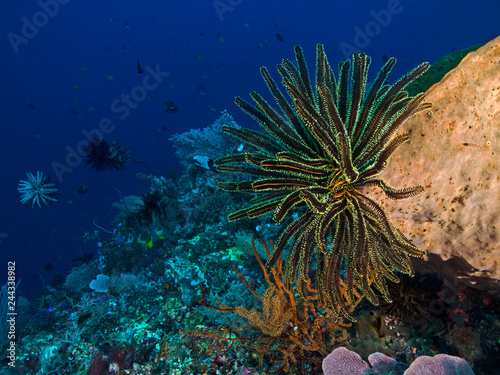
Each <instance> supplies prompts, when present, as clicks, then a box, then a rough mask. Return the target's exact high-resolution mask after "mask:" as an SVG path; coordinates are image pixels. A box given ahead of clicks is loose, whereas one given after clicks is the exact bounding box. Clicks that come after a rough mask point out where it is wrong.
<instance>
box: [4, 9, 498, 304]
mask: <svg viewBox="0 0 500 375" xmlns="http://www.w3.org/2000/svg"><path fill="white" fill-rule="evenodd" d="M44 4H45V5H44ZM230 4H232V5H230ZM44 9H45V10H44ZM0 20H1V22H0V30H1V31H0V35H1V43H0V56H1V59H0V66H1V68H2V69H1V70H0V123H1V126H0V142H1V143H0V145H1V147H0V163H1V179H0V196H1V200H0V234H1V235H0V241H1V242H0V253H1V256H0V275H1V277H0V285H3V284H4V282H5V280H4V275H6V272H4V271H1V269H2V267H3V268H6V263H7V260H15V261H16V276H17V278H18V279H22V282H21V285H20V291H22V292H23V293H25V294H26V295H28V296H34V295H35V293H36V292H37V290H39V289H40V288H41V287H42V286H43V283H44V282H45V283H47V284H48V283H50V282H51V281H52V279H53V278H54V277H55V276H56V275H58V274H59V275H64V274H65V269H66V268H67V267H69V265H70V264H71V260H72V259H73V258H76V257H78V256H81V255H82V254H83V253H86V252H93V251H95V250H96V248H95V246H96V244H95V242H83V241H82V236H83V233H84V232H85V231H89V232H92V231H93V230H95V229H97V228H96V227H95V226H94V224H93V221H95V222H96V223H97V224H98V225H100V226H102V227H105V228H109V229H112V224H111V221H112V219H113V218H114V215H115V214H116V212H115V211H114V209H113V208H112V203H113V202H115V201H117V200H119V195H118V193H117V191H116V190H115V189H114V187H116V188H118V189H119V190H120V191H121V192H122V194H123V195H130V194H135V195H141V194H143V193H144V192H145V191H146V189H148V188H149V184H148V183H146V182H143V181H140V180H138V179H137V178H136V177H135V175H136V173H138V172H143V173H147V171H146V170H145V169H144V168H143V167H142V166H140V165H138V164H134V163H131V165H130V167H129V169H127V170H126V171H122V172H115V171H112V172H100V173H97V172H95V171H93V170H91V169H90V167H89V166H85V165H84V164H83V163H78V160H77V161H73V162H75V164H79V165H75V166H74V168H72V171H71V173H63V174H62V175H61V176H60V180H59V179H58V178H57V176H56V173H55V171H54V168H53V166H54V165H64V164H66V163H67V160H66V158H67V155H68V152H71V150H74V149H76V148H77V147H78V144H79V143H80V142H82V141H85V140H86V137H85V135H84V133H83V132H84V131H87V132H90V133H92V130H93V129H97V128H98V127H99V123H100V121H102V120H103V119H110V120H111V121H112V130H111V131H109V133H107V134H105V137H104V139H105V140H106V141H107V142H113V141H116V142H117V143H118V144H122V145H124V146H126V147H128V148H129V149H131V151H132V157H134V158H136V159H140V160H142V161H144V162H145V163H147V164H148V165H149V167H150V168H151V169H152V170H154V171H156V173H157V174H162V175H167V174H172V173H174V172H177V173H181V172H182V168H181V166H180V164H179V163H178V161H177V160H176V156H175V154H174V150H173V146H172V142H170V141H169V138H170V137H171V136H172V134H174V133H181V132H184V131H187V130H189V129H192V128H202V127H205V126H207V125H209V124H211V123H213V121H214V120H215V119H216V118H217V117H218V116H219V114H220V111H221V110H223V109H227V110H228V111H229V113H230V114H232V115H233V116H234V118H235V120H236V121H237V122H238V123H239V124H240V125H244V126H248V127H252V126H254V124H253V122H252V121H251V120H250V119H249V118H248V116H246V115H245V114H243V113H242V112H241V111H240V110H239V109H237V108H236V107H235V105H234V104H233V97H234V96H236V95H241V96H244V97H247V98H248V94H249V93H250V92H251V91H254V90H255V91H258V92H261V93H266V92H267V90H266V88H265V85H264V83H263V81H262V80H261V78H260V74H259V69H258V68H259V67H260V66H262V65H266V66H268V67H269V68H270V71H271V72H275V70H274V66H276V64H277V63H278V62H280V61H281V59H283V58H293V46H294V45H297V44H300V45H302V46H303V47H304V51H305V53H306V57H307V58H308V60H309V64H310V66H313V64H314V54H315V53H314V50H315V45H316V44H317V43H324V44H325V46H326V48H327V50H328V52H329V59H330V62H331V63H332V64H336V63H337V61H340V60H344V59H345V58H346V57H349V56H347V55H348V54H349V53H350V52H349V51H351V50H352V49H356V50H359V51H362V52H365V53H367V54H369V55H370V56H372V58H373V61H372V67H373V68H372V71H376V70H378V69H379V68H380V67H381V66H382V64H383V56H384V55H386V56H389V57H390V56H394V57H396V58H397V59H398V64H397V65H396V68H395V69H394V72H393V73H392V77H399V76H400V75H401V74H403V73H406V72H407V71H409V70H410V69H411V68H413V67H414V66H416V65H418V64H419V63H420V62H422V61H429V62H431V63H432V62H434V61H436V60H437V59H439V58H440V57H442V56H444V55H447V54H448V53H450V52H453V51H455V50H459V49H463V48H466V47H469V46H470V45H473V44H476V43H484V42H487V41H489V40H491V39H493V38H495V37H496V36H498V34H500V21H499V20H500V3H499V2H498V0H484V1H481V2H475V3H474V4H472V3H471V2H469V1H430V0H422V1H418V0H413V1H410V0H401V1H393V0H391V1H366V0H365V1H360V0H358V1H349V2H348V1H342V2H341V1H333V0H314V1H297V0H294V1H290V0H288V1H284V0H275V1H259V0H254V1H250V0H232V1H229V0H221V1H210V0H207V1H200V0H198V1H194V0H189V1H188V0H184V1H152V0H143V1H125V0H123V1H113V0H108V1H104V2H103V1H95V0H88V1H76V0H72V1H67V0H64V1H63V0H60V1H59V2H58V3H56V2H55V1H47V2H43V1H41V2H36V1H22V2H20V1H10V2H6V1H3V2H2V4H1V6H0ZM37 25H38V26H37ZM355 30H361V32H362V33H363V34H362V35H359V34H356V31H355ZM276 34H279V35H280V36H281V37H279V36H277V35H276ZM280 39H282V40H280ZM137 60H139V61H140V64H141V66H142V68H143V70H144V73H143V74H138V73H137V69H136V61H137ZM149 69H152V70H157V71H160V72H161V75H160V76H157V79H158V80H157V81H154V80H153V81H149V83H150V84H151V83H155V82H156V83H157V84H156V85H153V86H155V87H154V88H152V87H151V89H150V91H148V93H149V94H150V95H151V96H154V97H155V98H158V99H160V100H162V101H167V100H171V101H173V102H175V103H176V104H177V106H178V108H179V110H178V112H175V113H167V112H166V111H165V110H166V106H165V105H164V104H163V103H161V102H159V101H155V100H143V101H142V99H141V98H140V97H137V96H136V98H138V100H136V101H135V102H134V105H133V106H134V107H135V108H133V109H130V111H129V113H125V112H124V111H123V110H122V109H120V108H123V101H122V99H121V98H122V95H131V94H133V93H135V94H137V93H138V92H137V91H134V88H135V87H137V86H138V85H144V82H143V79H144V77H145V76H146V75H147V74H150V73H148V72H150V70H149ZM167 73H168V74H167ZM158 77H159V78H158ZM275 77H276V75H275ZM153 78H154V77H153ZM159 80H161V82H159ZM150 86H151V85H150ZM113 103H115V106H114V107H112V104H113ZM30 107H31V108H30ZM113 108H115V109H113ZM68 150H70V151H68ZM80 162H81V160H80ZM36 171H43V172H44V174H51V175H52V181H54V182H57V183H58V184H59V191H60V193H63V194H64V193H67V192H68V194H67V195H66V196H60V197H59V198H58V201H57V202H56V203H55V204H54V205H52V206H51V207H43V208H33V209H32V208H30V207H25V206H22V205H20V204H19V200H20V196H19V193H18V192H17V190H16V187H17V184H18V181H19V180H20V179H24V178H25V177H26V176H25V173H26V172H32V173H35V172H36ZM84 184H85V185H87V186H88V187H89V188H90V189H89V191H88V193H87V194H85V195H78V194H76V189H77V188H78V187H79V186H80V185H84ZM46 263H51V264H54V268H53V269H52V270H50V271H42V266H43V265H44V264H46ZM42 278H43V280H42Z"/></svg>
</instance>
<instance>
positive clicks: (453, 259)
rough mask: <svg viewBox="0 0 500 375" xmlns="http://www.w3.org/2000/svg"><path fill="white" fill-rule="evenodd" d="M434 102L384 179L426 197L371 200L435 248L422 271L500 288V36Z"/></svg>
mask: <svg viewBox="0 0 500 375" xmlns="http://www.w3.org/2000/svg"><path fill="white" fill-rule="evenodd" d="M426 96H427V100H428V101H430V102H431V103H432V104H433V107H432V110H431V111H427V112H423V113H419V114H418V115H416V116H414V117H412V118H411V119H410V120H408V121H407V122H406V123H405V125H403V131H407V132H410V133H411V137H410V142H409V143H408V144H406V145H403V146H402V147H400V148H399V149H398V151H397V152H396V154H395V155H394V156H393V157H392V159H391V161H390V163H389V167H388V169H387V170H386V171H385V172H384V174H383V175H382V177H383V178H385V179H386V180H387V181H388V182H389V183H390V184H391V185H392V186H395V187H403V186H411V185H415V184H421V185H423V186H425V192H424V193H423V194H421V195H419V196H417V197H412V198H410V199H405V200H402V201H396V202H395V201H390V200H389V199H387V198H386V197H384V195H383V193H382V192H381V191H377V190H374V191H370V192H369V194H370V195H372V196H376V198H377V199H378V200H379V201H382V202H383V206H384V207H385V209H386V210H388V211H389V212H390V216H391V218H392V219H393V220H394V222H396V223H397V225H398V227H399V228H400V229H401V230H402V231H403V233H405V234H406V235H408V236H409V237H410V238H412V239H413V240H414V241H415V243H416V244H417V245H418V246H420V247H422V248H424V249H427V250H428V252H429V255H428V256H427V257H426V258H425V260H417V261H414V265H415V268H416V269H417V270H421V271H424V272H429V271H436V272H439V273H441V274H442V275H443V276H445V277H446V278H447V279H448V280H449V281H453V282H455V284H456V285H468V286H474V287H477V288H482V289H497V290H500V37H498V38H496V39H494V40H493V41H491V42H489V43H487V44H486V45H484V46H483V47H481V48H479V49H478V50H477V51H474V52H472V53H470V54H468V55H467V56H466V57H465V58H464V59H463V60H462V61H461V63H460V64H459V65H458V66H457V67H456V68H455V69H453V70H452V71H450V72H449V73H448V74H446V76H445V77H444V78H443V79H442V80H441V81H440V82H439V83H437V84H435V85H433V86H432V87H431V88H430V89H429V90H428V91H427V92H426Z"/></svg>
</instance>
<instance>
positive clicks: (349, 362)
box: [323, 347, 370, 375]
mask: <svg viewBox="0 0 500 375" xmlns="http://www.w3.org/2000/svg"><path fill="white" fill-rule="evenodd" d="M323 372H324V374H325V375H364V374H368V373H369V372H370V366H368V363H366V362H365V361H363V359H362V358H361V357H360V356H359V354H358V353H356V352H353V351H350V350H348V349H346V348H344V347H340V348H337V349H335V350H334V351H333V352H331V353H330V354H328V355H327V356H326V358H325V359H323Z"/></svg>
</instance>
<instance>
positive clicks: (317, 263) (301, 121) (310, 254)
mask: <svg viewBox="0 0 500 375" xmlns="http://www.w3.org/2000/svg"><path fill="white" fill-rule="evenodd" d="M295 59H296V62H295V64H294V63H293V62H291V61H288V60H284V61H283V62H282V63H281V64H279V65H278V72H279V74H280V76H281V80H282V83H283V86H284V87H285V89H286V92H287V94H288V96H289V100H287V99H286V97H285V95H284V94H283V93H282V92H281V91H280V89H279V88H278V85H277V84H276V82H275V81H274V79H273V78H272V77H271V75H270V74H269V72H268V70H267V69H266V68H262V69H261V73H262V77H263V78H264V81H265V82H266V84H267V86H268V88H269V91H270V93H271V95H272V96H273V97H274V99H275V100H276V103H277V104H278V107H279V109H274V108H273V107H272V106H271V105H270V104H269V103H268V102H267V101H266V100H264V99H263V98H262V97H261V96H260V95H259V94H256V93H252V94H251V97H252V99H253V100H254V102H255V104H254V105H252V104H250V103H249V102H247V101H245V100H243V99H242V98H239V97H238V98H236V100H235V102H236V104H237V105H238V106H239V107H240V108H241V109H242V110H243V111H245V112H246V113H248V114H249V115H250V116H252V117H253V118H254V119H255V120H257V121H258V122H259V124H260V125H261V127H262V130H261V131H260V132H259V131H255V130H244V129H237V128H231V127H225V128H224V129H223V130H224V131H225V132H227V133H228V134H232V135H233V136H235V137H237V138H238V139H239V140H241V141H242V142H246V143H248V144H250V145H251V146H252V147H253V148H256V149H257V150H258V151H257V152H249V153H247V154H244V155H243V154H237V155H233V156H228V157H224V158H221V159H218V160H216V161H215V165H216V167H217V168H218V170H219V171H221V172H232V173H240V174H245V175H247V176H249V179H248V180H247V181H243V182H238V183H226V182H224V183H222V184H221V185H220V186H221V188H223V189H227V190H229V191H235V192H241V193H253V194H255V195H256V197H255V198H254V199H252V200H251V203H250V206H249V207H243V208H240V209H239V210H238V211H236V212H235V213H233V214H231V215H230V216H229V218H230V219H231V220H240V219H253V218H255V217H257V216H260V215H264V214H270V215H272V218H273V220H274V221H275V222H276V223H283V224H284V225H283V228H284V229H283V231H282V233H281V236H280V237H279V238H278V241H277V245H276V247H275V249H274V252H273V254H272V255H271V256H270V258H269V260H268V262H267V265H266V269H267V270H268V271H269V270H271V269H272V268H273V267H274V266H275V265H276V264H277V262H280V261H281V259H282V257H283V256H286V260H285V262H284V265H283V273H284V282H285V284H286V285H292V284H295V285H296V288H297V289H296V290H297V292H298V293H299V294H300V295H301V297H302V298H305V299H307V298H308V296H309V294H310V292H309V289H308V288H307V287H306V281H307V278H308V274H309V273H310V270H311V269H312V270H314V271H315V275H316V280H315V285H316V288H317V290H318V296H319V298H321V299H322V300H323V301H324V302H325V303H327V304H328V305H329V306H330V307H332V308H333V306H337V305H338V306H340V308H341V310H342V312H343V313H345V314H346V315H347V311H349V308H350V306H351V305H352V303H353V301H354V300H355V294H354V291H355V289H356V287H355V286H356V285H357V286H359V288H360V289H361V292H362V293H363V294H365V295H366V297H367V298H368V299H369V300H370V301H371V302H372V303H374V304H377V303H378V300H379V297H380V296H382V298H384V299H385V300H390V296H389V293H388V289H387V285H386V281H387V280H389V281H391V282H397V281H398V280H399V278H398V276H397V273H398V272H399V273H407V274H412V273H413V270H412V267H411V262H410V257H412V256H422V255H423V254H425V251H424V250H422V249H419V248H418V247H417V246H415V245H414V244H413V242H412V241H411V240H409V239H408V238H407V237H406V236H405V235H404V234H403V233H402V232H401V231H400V230H399V229H398V228H397V227H396V226H395V224H394V223H392V221H391V220H390V218H389V217H388V216H387V214H386V213H385V211H384V210H383V209H382V207H381V206H380V205H379V204H378V203H377V202H376V201H375V200H373V199H371V198H369V197H368V196H366V195H364V194H363V193H362V190H363V189H362V188H364V187H376V188H380V189H381V190H382V191H383V192H384V193H385V194H386V196H387V197H389V198H390V199H395V200H401V199H407V198H411V197H413V196H415V195H418V194H420V193H421V192H422V191H423V187H422V186H420V185H417V186H413V187H405V188H396V187H392V186H390V185H389V184H387V182H385V181H384V180H383V179H381V178H380V177H379V176H380V174H381V173H382V172H383V171H384V170H385V169H386V167H387V165H388V164H389V162H390V159H391V156H392V155H393V154H394V153H395V152H397V149H398V148H399V147H401V146H402V145H403V144H404V143H405V142H406V141H407V140H408V139H409V135H408V134H398V131H399V129H400V128H401V126H402V124H403V123H404V122H405V121H406V120H407V119H408V118H409V117H411V116H413V115H414V114H415V113H418V112H420V111H423V110H426V109H428V108H430V104H429V103H427V102H425V97H424V95H423V94H419V95H416V96H413V97H411V96H409V95H408V94H407V93H406V92H405V91H404V89H405V87H406V86H407V85H408V84H409V83H410V82H412V81H413V80H414V79H416V78H417V77H419V76H420V75H421V74H422V73H424V72H425V71H426V70H427V69H428V67H429V64H427V63H424V64H421V65H419V66H417V67H416V68H415V69H413V70H412V71H410V72H409V73H408V74H406V75H404V76H403V77H401V78H400V79H398V80H397V81H396V82H395V83H394V84H389V83H388V82H387V79H388V75H389V73H390V72H391V70H392V68H393V67H394V64H395V63H396V60H395V59H394V58H391V59H389V60H388V61H387V63H386V64H385V65H384V66H383V67H382V69H381V70H380V72H379V73H378V74H377V76H376V78H375V80H374V81H373V82H372V83H371V84H368V82H367V81H368V79H367V77H368V69H369V66H370V61H371V60H370V58H369V57H368V56H366V55H364V54H355V55H354V56H353V58H352V61H349V60H348V61H345V62H342V63H340V64H339V69H338V73H337V74H335V73H334V72H333V70H332V69H331V67H330V64H329V63H328V59H327V56H326V54H325V51H324V48H323V46H322V45H318V46H317V50H316V72H315V81H314V82H312V80H311V79H310V76H309V73H308V69H307V66H306V62H305V58H304V54H303V52H302V49H301V48H300V47H296V48H295ZM292 215H294V218H293V219H290V218H289V217H290V216H292ZM341 285H343V286H345V287H341Z"/></svg>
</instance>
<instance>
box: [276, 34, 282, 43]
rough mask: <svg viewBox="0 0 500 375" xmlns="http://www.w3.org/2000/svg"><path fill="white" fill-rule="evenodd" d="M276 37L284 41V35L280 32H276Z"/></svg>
mask: <svg viewBox="0 0 500 375" xmlns="http://www.w3.org/2000/svg"><path fill="white" fill-rule="evenodd" d="M276 39H278V40H279V41H280V42H282V41H283V36H282V35H281V34H280V33H277V34H276Z"/></svg>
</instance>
